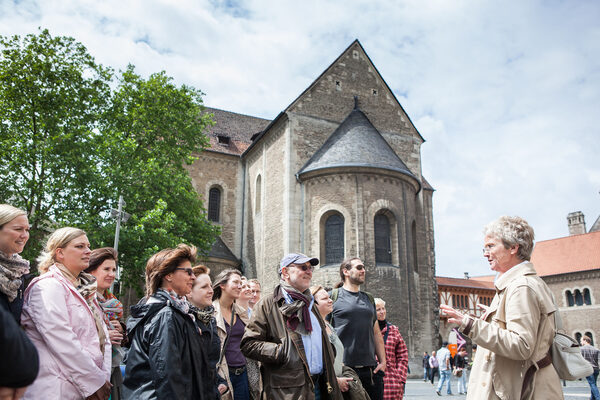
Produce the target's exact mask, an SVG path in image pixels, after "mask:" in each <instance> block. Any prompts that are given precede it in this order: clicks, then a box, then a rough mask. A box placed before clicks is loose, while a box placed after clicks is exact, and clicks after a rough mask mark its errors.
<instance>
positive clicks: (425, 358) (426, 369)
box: [423, 351, 431, 382]
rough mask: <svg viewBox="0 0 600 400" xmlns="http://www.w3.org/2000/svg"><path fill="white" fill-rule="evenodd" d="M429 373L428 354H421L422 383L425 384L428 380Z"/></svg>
mask: <svg viewBox="0 0 600 400" xmlns="http://www.w3.org/2000/svg"><path fill="white" fill-rule="evenodd" d="M430 371H431V367H430V366H429V354H427V352H426V351H425V352H423V382H427V380H428V379H429V372H430Z"/></svg>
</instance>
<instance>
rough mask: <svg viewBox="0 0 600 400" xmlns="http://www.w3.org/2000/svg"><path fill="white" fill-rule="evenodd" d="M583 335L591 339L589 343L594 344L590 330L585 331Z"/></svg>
mask: <svg viewBox="0 0 600 400" xmlns="http://www.w3.org/2000/svg"><path fill="white" fill-rule="evenodd" d="M585 336H587V337H589V338H590V340H591V341H592V343H590V344H591V345H592V346H593V345H594V336H593V335H592V332H586V333H585Z"/></svg>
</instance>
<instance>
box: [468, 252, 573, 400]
mask: <svg viewBox="0 0 600 400" xmlns="http://www.w3.org/2000/svg"><path fill="white" fill-rule="evenodd" d="M495 286H496V296H495V297H494V299H493V300H492V304H491V306H490V308H489V309H488V310H487V312H486V313H484V315H482V316H481V318H480V319H473V324H472V326H471V328H470V331H469V330H467V331H465V329H466V328H467V325H468V323H466V322H463V324H461V326H460V328H459V329H460V330H461V331H462V332H464V333H465V334H467V335H468V336H469V337H470V338H471V339H472V340H473V342H474V343H475V344H477V346H478V347H477V353H476V355H475V360H474V363H473V367H472V370H471V377H470V379H469V387H468V394H467V399H468V400H483V399H502V400H519V399H520V398H521V387H522V385H523V378H524V376H525V372H526V371H527V369H528V368H529V367H530V366H531V365H532V364H533V362H537V361H539V360H541V359H542V358H544V356H545V355H546V354H547V353H548V351H549V349H550V346H551V344H552V340H553V339H554V332H555V329H554V318H553V315H552V314H553V313H554V312H555V311H557V307H556V305H555V304H554V301H553V299H552V294H551V292H550V289H549V288H548V286H547V285H546V283H544V281H542V279H541V278H540V277H539V276H537V274H536V272H535V269H534V268H533V264H531V263H530V262H523V263H521V264H519V265H516V266H514V267H513V268H511V269H510V270H508V271H507V272H505V273H504V274H502V276H500V277H499V278H498V279H497V280H496V284H495ZM524 394H525V398H527V399H534V400H555V399H563V394H562V390H561V386H560V380H559V378H558V375H557V373H556V371H555V370H554V367H553V366H552V365H549V366H547V367H545V368H542V369H540V370H538V371H537V372H536V374H535V376H534V378H533V380H532V383H531V384H530V386H529V388H528V389H526V390H525V393H524Z"/></svg>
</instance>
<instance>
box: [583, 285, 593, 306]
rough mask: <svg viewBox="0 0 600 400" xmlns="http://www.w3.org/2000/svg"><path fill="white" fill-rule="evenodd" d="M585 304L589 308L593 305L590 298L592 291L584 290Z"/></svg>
mask: <svg viewBox="0 0 600 400" xmlns="http://www.w3.org/2000/svg"><path fill="white" fill-rule="evenodd" d="M583 302H584V303H585V304H587V305H588V306H589V305H591V304H592V298H591V296H590V289H583Z"/></svg>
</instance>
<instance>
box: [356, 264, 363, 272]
mask: <svg viewBox="0 0 600 400" xmlns="http://www.w3.org/2000/svg"><path fill="white" fill-rule="evenodd" d="M354 269H356V270H357V271H362V270H363V269H365V266H364V265H362V264H359V265H357V266H355V267H354Z"/></svg>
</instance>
